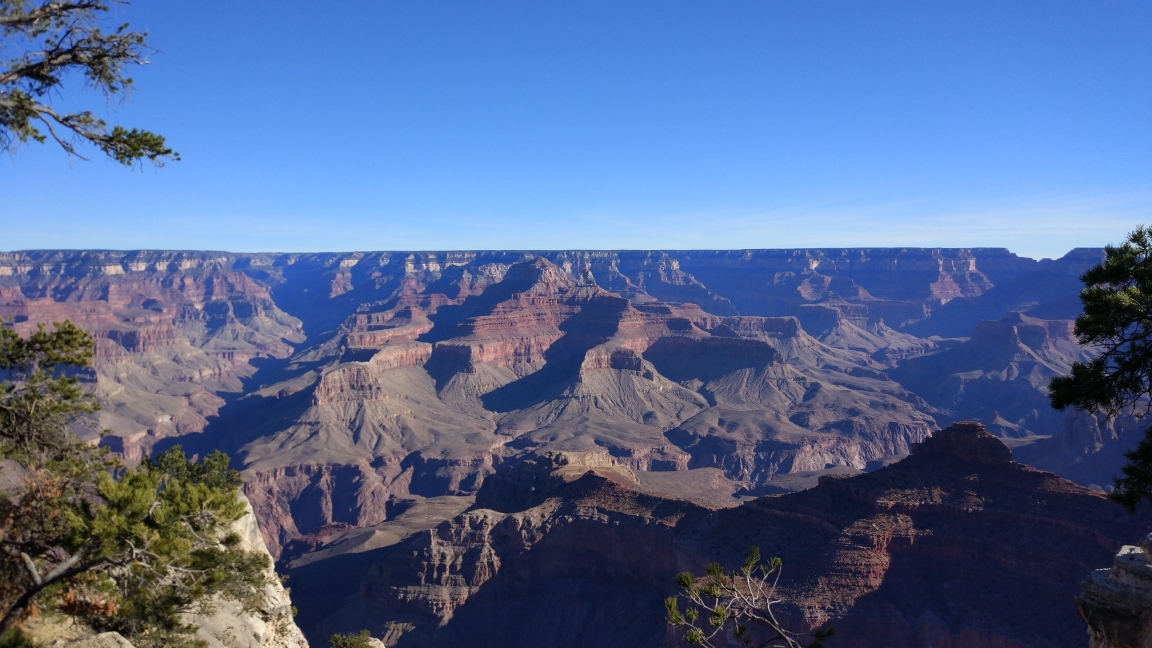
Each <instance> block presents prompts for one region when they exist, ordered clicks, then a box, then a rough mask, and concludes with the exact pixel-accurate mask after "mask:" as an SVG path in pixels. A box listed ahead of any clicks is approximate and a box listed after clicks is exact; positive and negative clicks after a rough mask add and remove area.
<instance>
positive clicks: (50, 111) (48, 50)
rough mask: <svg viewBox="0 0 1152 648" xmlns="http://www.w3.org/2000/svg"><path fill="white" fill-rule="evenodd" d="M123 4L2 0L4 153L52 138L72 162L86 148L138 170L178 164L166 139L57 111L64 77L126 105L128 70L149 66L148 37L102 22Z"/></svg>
mask: <svg viewBox="0 0 1152 648" xmlns="http://www.w3.org/2000/svg"><path fill="white" fill-rule="evenodd" d="M116 3H119V4H127V3H126V2H124V0H0V39H2V40H0V149H3V150H8V151H13V150H15V149H16V148H18V147H19V146H20V145H22V144H25V143H27V142H28V141H30V140H31V141H33V142H40V143H43V142H45V141H47V140H48V138H49V137H51V138H52V139H53V140H54V141H55V142H56V143H57V144H59V145H60V147H61V148H63V149H64V150H65V151H66V152H67V153H68V154H69V155H70V156H71V155H75V156H77V157H79V158H80V159H86V158H84V156H82V155H80V154H79V153H78V152H77V149H76V145H77V144H78V143H81V142H87V143H88V144H91V145H93V146H95V147H96V148H97V149H99V150H100V151H101V152H102V153H104V154H105V155H107V156H108V157H109V158H111V159H113V160H115V161H117V162H119V163H121V164H124V165H127V166H132V165H134V164H137V163H143V161H144V160H147V161H149V162H152V163H153V164H155V165H157V166H163V165H164V160H165V159H169V160H179V159H180V156H179V154H177V153H176V152H175V151H173V150H172V149H171V148H168V146H167V144H166V143H165V141H164V138H163V137H162V136H160V135H157V134H156V133H152V132H149V131H146V130H140V129H136V128H133V129H130V130H129V129H127V128H124V127H123V126H115V127H113V128H112V129H111V130H109V128H108V125H107V124H106V123H105V122H104V120H102V119H99V118H97V117H96V116H95V115H93V114H92V112H91V111H87V110H85V111H80V112H74V113H68V112H60V111H57V110H56V109H55V108H53V107H52V105H51V100H52V99H53V98H55V97H56V96H58V94H59V90H60V88H61V87H62V86H63V84H64V80H65V78H66V77H68V76H70V75H80V76H81V77H83V78H84V81H85V82H86V84H87V85H88V86H89V87H90V88H92V89H94V90H97V91H98V92H100V93H102V94H103V95H104V96H105V97H106V98H107V99H109V100H111V99H113V98H116V97H124V96H126V95H127V94H128V93H129V92H130V91H131V90H132V79H131V78H130V77H128V76H126V75H125V71H124V68H125V67H127V66H131V65H146V64H147V63H148V59H147V56H148V54H149V53H151V51H152V50H151V48H149V47H148V44H147V34H145V33H142V32H135V31H130V30H129V29H128V25H127V24H122V25H119V26H117V27H116V28H114V29H112V30H110V31H107V32H106V31H104V30H102V29H101V28H100V26H99V18H100V17H101V15H102V14H105V13H107V12H108V11H109V9H110V7H111V6H112V5H113V4H116Z"/></svg>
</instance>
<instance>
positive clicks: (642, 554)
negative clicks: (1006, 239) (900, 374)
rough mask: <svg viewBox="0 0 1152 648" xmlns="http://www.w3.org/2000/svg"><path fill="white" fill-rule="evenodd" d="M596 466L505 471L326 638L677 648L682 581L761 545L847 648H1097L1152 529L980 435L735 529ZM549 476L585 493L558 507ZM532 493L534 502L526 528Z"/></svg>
mask: <svg viewBox="0 0 1152 648" xmlns="http://www.w3.org/2000/svg"><path fill="white" fill-rule="evenodd" d="M581 459H582V457H570V458H567V462H566V463H565V462H564V461H558V460H556V458H549V459H547V460H540V461H537V463H536V465H535V466H534V467H532V468H521V469H517V470H514V469H509V468H502V469H501V470H500V472H499V473H498V475H505V474H506V475H507V476H506V477H504V478H501V479H496V480H490V481H489V482H487V483H486V485H485V486H484V487H482V488H481V492H480V494H479V495H478V501H482V502H483V501H491V502H497V503H498V504H499V505H500V506H501V507H502V508H505V509H507V510H508V512H501V511H496V510H491V509H482V508H474V509H473V510H471V511H468V512H466V513H464V514H462V515H460V516H458V517H456V518H455V519H453V520H451V521H450V522H446V523H444V524H441V525H440V526H438V527H436V528H435V529H432V530H429V531H426V532H420V533H416V534H415V535H413V536H411V537H410V538H409V539H408V540H405V541H403V542H401V543H399V544H396V545H392V546H390V547H385V548H383V549H380V550H377V551H376V552H374V553H371V552H370V553H366V554H364V558H362V559H361V561H360V562H359V563H358V565H360V567H358V570H359V571H360V572H361V573H362V572H363V570H364V568H363V565H364V564H365V561H371V563H373V564H374V566H372V567H371V568H370V569H368V570H367V574H366V575H365V576H364V577H363V580H362V582H361V584H360V588H359V592H358V593H357V595H356V597H355V598H354V599H352V600H351V601H350V602H349V603H347V604H346V605H344V606H343V607H341V608H338V609H333V610H331V612H330V614H329V615H328V616H327V618H326V619H325V620H323V621H318V622H316V623H314V625H312V626H310V629H308V631H309V632H314V633H316V634H318V635H324V634H326V633H329V632H333V631H337V630H350V629H354V628H359V627H367V628H370V629H371V630H372V632H373V635H374V636H377V637H383V638H384V640H385V642H386V643H387V644H388V645H390V646H391V645H396V646H426V645H437V646H455V645H477V644H476V639H477V638H478V637H483V641H482V644H481V645H484V646H526V645H550V646H581V645H589V644H590V643H595V644H596V645H606V646H615V645H620V646H661V645H668V646H671V645H676V638H675V637H674V636H671V635H669V634H668V633H667V632H666V629H665V627H664V619H663V614H662V606H661V600H662V599H663V598H664V597H665V596H668V595H670V594H672V593H673V592H674V585H673V582H672V579H673V576H674V574H676V573H677V572H679V571H685V570H689V571H696V572H699V571H701V570H702V568H703V565H704V564H705V563H708V562H711V561H714V560H715V561H719V562H721V563H722V564H726V565H736V564H739V563H740V561H741V560H742V559H743V555H744V553H745V552H746V551H747V549H748V547H749V546H750V545H757V546H759V547H760V548H761V550H762V551H763V552H764V553H765V554H766V555H769V556H771V555H777V556H780V557H782V558H783V560H784V579H783V580H782V581H781V585H782V590H781V591H782V594H783V596H782V598H784V599H785V600H786V601H788V605H787V606H786V608H785V610H784V612H785V614H786V616H787V619H788V622H789V625H790V626H791V627H793V628H796V629H798V630H804V629H807V628H815V627H820V626H823V625H825V624H827V623H832V624H833V625H834V626H836V628H837V639H838V641H839V642H841V643H843V645H851V646H854V647H857V646H863V647H865V648H867V647H871V646H876V647H877V648H879V647H881V646H893V645H899V646H924V647H927V646H955V647H956V648H959V647H960V646H971V645H980V646H993V647H1013V648H1022V647H1026V646H1027V647H1055V646H1061V647H1063V646H1068V647H1071V646H1080V645H1083V639H1082V638H1083V632H1084V630H1083V625H1082V623H1081V622H1080V620H1079V619H1078V618H1077V615H1076V613H1075V608H1074V605H1073V597H1074V595H1075V593H1076V590H1077V586H1078V582H1079V580H1080V579H1081V578H1082V575H1083V574H1084V573H1087V572H1089V571H1091V570H1092V569H1093V568H1095V567H1097V566H1100V565H1102V564H1105V563H1106V562H1107V560H1108V559H1109V557H1110V556H1111V555H1112V553H1114V552H1115V551H1116V548H1117V547H1119V546H1120V540H1121V538H1123V537H1125V534H1128V533H1133V532H1134V531H1135V530H1136V529H1139V528H1142V527H1146V526H1147V525H1148V524H1149V522H1150V521H1152V518H1149V516H1148V515H1147V514H1146V513H1142V514H1140V515H1137V516H1128V515H1127V514H1126V513H1124V511H1123V510H1122V509H1120V507H1118V506H1116V505H1114V504H1112V503H1110V502H1108V501H1107V499H1106V498H1105V497H1104V496H1103V495H1101V494H1099V493H1097V492H1093V491H1091V490H1089V489H1086V488H1083V487H1079V486H1076V485H1075V484H1073V483H1071V482H1069V481H1067V480H1064V479H1062V478H1060V477H1058V476H1056V475H1054V474H1052V473H1045V472H1041V471H1037V470H1035V469H1032V468H1029V467H1027V466H1023V465H1021V464H1018V463H1014V462H1013V461H1012V460H1011V452H1010V451H1009V449H1008V448H1007V447H1005V446H1004V445H1003V444H1002V443H1001V442H1000V441H999V440H998V439H997V438H996V437H994V436H992V435H990V434H988V433H987V432H986V431H985V430H984V428H983V426H981V425H979V424H976V423H961V424H956V425H954V426H952V427H951V428H949V429H947V430H944V431H940V432H937V433H935V434H934V435H933V436H931V437H930V438H928V439H926V440H925V441H924V442H922V443H920V444H917V445H916V446H915V447H914V448H913V451H912V454H911V456H910V457H909V458H907V459H905V460H903V461H900V462H898V463H895V464H892V465H890V466H888V467H885V468H883V469H880V470H878V471H876V472H872V473H868V474H864V475H859V476H855V477H848V478H836V477H825V478H823V479H822V480H821V482H820V484H819V486H817V487H816V488H813V489H810V490H806V491H803V492H799V493H794V494H789V495H782V496H775V497H764V498H760V499H757V500H754V501H751V502H747V503H745V504H743V505H741V506H738V507H734V508H729V509H713V508H710V507H705V506H700V505H698V504H693V503H690V502H686V501H682V500H669V499H664V498H660V497H654V496H652V495H650V494H646V493H642V492H639V491H638V490H637V489H636V487H635V486H634V485H630V484H629V483H628V481H627V479H626V477H625V476H624V475H621V474H620V473H615V475H612V474H608V475H605V474H604V473H603V471H604V470H606V469H607V470H612V469H613V467H612V466H602V465H596V464H598V463H599V462H598V461H597V462H594V464H593V465H591V466H588V467H585V466H580V461H581ZM547 468H552V469H553V470H555V471H557V472H564V473H566V474H568V475H569V477H566V478H557V479H555V480H554V481H552V482H551V486H550V487H549V488H550V489H549V488H546V489H545V492H541V489H540V486H541V484H545V483H546V482H547V480H546V479H542V477H543V476H544V475H545V473H546V469H547ZM585 468H586V469H585ZM581 469H584V474H582V475H580V476H578V477H576V475H578V474H579V473H580V472H581ZM488 484H491V485H492V486H488ZM516 485H519V486H520V488H521V489H523V490H524V491H526V492H527V493H529V494H534V495H532V496H530V497H528V498H526V499H522V500H520V502H521V503H520V506H527V507H528V508H524V509H522V510H518V511H515V510H511V509H515V508H519V506H513V505H512V504H514V503H515V502H514V501H513V499H514V498H512V497H511V494H512V493H513V491H514V490H515V486H516ZM489 488H492V489H494V490H495V491H496V492H494V493H487V492H486V490H487V489H489ZM541 495H543V496H544V499H543V501H539V502H538V503H536V502H537V500H539V499H540V496H541ZM1143 568H1144V569H1147V567H1146V566H1144V567H1143ZM318 573H320V572H318V571H315V570H314V571H313V572H311V574H312V577H313V578H315V575H316V574H318ZM328 578H340V576H334V575H329V576H328ZM319 584H320V582H317V581H312V582H304V583H302V586H303V587H305V588H308V587H315V586H318V585H319ZM1086 592H1087V588H1086ZM1080 605H1081V609H1082V610H1083V609H1084V605H1085V604H1084V603H1083V599H1082V601H1081V604H1080ZM1086 616H1087V615H1086Z"/></svg>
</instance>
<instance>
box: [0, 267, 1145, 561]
mask: <svg viewBox="0 0 1152 648" xmlns="http://www.w3.org/2000/svg"><path fill="white" fill-rule="evenodd" d="M1099 257H1100V251H1099V250H1077V251H1073V252H1072V253H1070V254H1069V255H1067V256H1066V257H1064V258H1062V259H1058V260H1054V261H1049V260H1044V261H1033V260H1031V259H1024V258H1020V257H1017V256H1016V255H1013V254H1011V253H1009V252H1007V251H1006V250H996V249H972V250H959V249H952V250H949V249H843V250H831V249H825V250H817V249H808V250H739V251H574V250H568V251H548V252H423V253H409V252H355V253H347V254H231V253H217V252H161V251H137V252H111V251H103V252H101V251H80V252H53V251H36V252H19V253H0V316H4V317H7V318H10V319H9V325H11V326H15V327H16V328H17V329H18V330H20V331H21V332H27V331H28V330H30V329H31V328H32V327H33V326H34V325H35V324H36V323H38V322H43V321H51V320H58V319H64V318H71V319H73V320H75V321H77V322H79V323H80V324H81V325H83V326H85V327H86V328H88V329H90V330H92V331H93V332H94V333H95V334H96V336H97V338H98V345H99V346H98V358H97V361H96V364H95V367H94V368H93V371H92V372H91V373H90V374H89V375H87V376H86V379H88V380H92V381H94V383H95V386H96V390H97V392H98V393H99V395H100V396H101V397H102V399H103V400H104V401H105V403H106V404H107V405H106V407H105V409H104V410H103V412H102V413H101V414H100V419H99V420H98V421H96V422H95V423H94V426H93V428H94V429H93V432H95V430H96V429H101V428H108V429H111V430H112V432H113V434H112V435H111V436H109V437H106V438H105V440H104V443H105V444H107V445H109V446H110V447H112V448H113V449H114V450H116V451H117V452H119V453H120V454H122V455H123V456H124V457H125V459H127V460H129V461H133V460H136V459H138V458H139V457H141V456H142V455H143V454H145V453H146V452H149V451H150V450H151V449H153V448H155V447H164V446H166V445H170V444H172V443H180V444H183V445H184V446H185V447H186V448H187V449H189V450H190V451H192V452H199V453H203V452H208V451H211V450H213V449H216V448H222V449H224V450H226V451H227V452H229V453H230V454H231V455H232V456H234V457H235V458H236V459H237V461H238V462H239V463H240V464H241V465H242V467H244V468H245V469H246V476H247V478H248V486H247V492H248V494H249V495H250V497H251V499H252V502H253V505H254V506H255V508H256V510H257V514H258V517H259V518H260V520H261V525H262V529H263V532H264V535H265V539H266V541H267V543H268V547H269V549H270V550H271V551H272V552H273V554H276V555H278V553H279V551H280V549H281V547H282V546H283V544H284V543H286V542H291V541H292V540H293V539H294V538H298V537H304V536H310V535H313V534H316V533H321V532H323V530H324V529H328V528H335V527H338V526H341V525H346V526H349V527H358V528H367V527H371V526H374V525H376V524H380V523H383V522H384V521H387V519H388V506H387V502H389V501H391V500H393V499H395V498H396V497H406V496H411V495H417V496H424V497H437V496H444V495H450V496H467V495H471V494H474V493H475V492H476V491H477V489H478V488H479V486H480V484H481V482H482V481H483V479H484V478H485V477H486V476H488V475H490V474H492V473H493V471H494V470H496V469H497V468H498V467H500V466H501V465H504V464H515V463H517V462H519V461H522V460H524V459H525V458H526V457H531V456H536V455H539V454H540V453H546V452H567V453H586V452H605V451H606V452H607V453H608V454H609V455H611V456H612V457H614V458H615V459H617V460H618V461H620V462H621V463H622V464H624V465H627V466H628V467H629V468H630V469H631V470H634V471H641V472H643V471H653V470H657V471H667V470H676V471H683V470H684V469H691V470H698V471H699V470H715V471H719V473H718V474H719V476H720V477H719V478H721V479H723V480H726V481H725V483H732V484H735V486H734V487H733V488H732V489H731V490H733V491H734V492H738V493H740V494H743V495H747V494H754V493H768V492H775V491H776V490H778V489H777V488H776V487H775V486H774V485H773V482H774V481H775V480H778V479H780V478H781V477H782V476H787V475H795V474H812V473H816V472H820V471H837V470H840V471H843V470H847V471H854V470H861V469H865V468H867V467H869V466H876V465H880V464H882V463H883V462H884V461H887V460H889V458H891V457H897V456H901V455H903V454H906V453H907V452H908V450H909V448H910V445H911V444H914V443H916V442H918V441H920V440H922V439H923V438H924V437H925V435H926V434H927V432H928V430H930V429H932V427H933V426H934V425H936V424H937V423H940V424H946V423H947V422H949V421H952V420H958V419H961V418H974V419H979V420H981V421H982V422H983V423H985V424H986V425H987V426H988V427H989V429H990V430H992V431H994V432H995V433H996V434H999V435H1002V436H1004V437H1006V438H1013V439H1015V441H1013V443H1014V444H1024V443H1030V442H1033V441H1036V440H1037V439H1041V438H1043V437H1045V436H1051V438H1050V439H1048V440H1047V441H1044V442H1041V443H1036V444H1034V445H1033V446H1029V448H1021V450H1020V453H1021V454H1020V455H1019V456H1022V457H1027V458H1028V459H1029V460H1030V461H1034V462H1035V463H1036V464H1037V465H1040V466H1044V467H1048V468H1052V469H1055V470H1060V471H1062V473H1063V474H1066V475H1069V476H1073V477H1074V478H1076V479H1077V480H1080V481H1082V482H1083V483H1085V484H1097V485H1104V486H1106V485H1107V483H1108V482H1109V481H1110V476H1111V474H1112V472H1114V470H1115V464H1116V461H1117V457H1122V453H1123V450H1124V449H1126V448H1127V447H1128V446H1130V445H1131V444H1132V443H1133V442H1134V440H1135V436H1136V435H1131V434H1125V432H1126V431H1127V430H1128V429H1129V428H1130V427H1131V426H1129V425H1127V423H1125V422H1124V421H1118V422H1109V421H1103V422H1099V421H1098V422H1096V424H1095V426H1094V427H1093V426H1089V425H1087V423H1086V422H1085V421H1083V420H1080V419H1076V421H1078V422H1076V421H1073V420H1072V419H1071V418H1067V417H1065V416H1064V415H1061V414H1059V413H1055V412H1052V411H1051V410H1050V409H1048V408H1047V404H1046V395H1045V394H1044V384H1045V381H1046V379H1047V378H1048V377H1049V376H1050V375H1055V374H1056V373H1060V372H1062V371H1066V369H1067V366H1068V365H1069V363H1070V362H1073V361H1075V360H1076V359H1079V358H1081V357H1084V353H1083V350H1080V349H1078V348H1077V347H1075V343H1074V340H1073V339H1072V338H1071V337H1070V336H1069V334H1068V327H1069V319H1070V318H1071V317H1073V316H1075V314H1076V313H1077V312H1078V302H1077V301H1076V293H1077V291H1078V290H1079V283H1078V280H1077V276H1078V275H1079V274H1080V273H1081V272H1082V271H1083V270H1084V269H1086V268H1087V267H1090V266H1091V265H1092V264H1093V263H1095V262H1096V261H1098V260H1099ZM1017 312H1019V313H1023V314H1022V315H1021V314H1013V313H1017ZM981 320H990V321H989V322H984V323H980V321H981ZM950 336H959V337H956V338H952V337H950ZM893 378H896V379H897V380H893ZM1072 423H1076V424H1075V425H1073V424H1072ZM1062 426H1063V427H1062ZM1089 428H1091V429H1089ZM1061 429H1063V432H1061ZM665 481H666V480H665ZM652 483H665V482H662V481H661V480H655V481H653V482H652ZM725 488H727V487H725Z"/></svg>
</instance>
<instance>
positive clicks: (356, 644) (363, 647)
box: [328, 630, 372, 648]
mask: <svg viewBox="0 0 1152 648" xmlns="http://www.w3.org/2000/svg"><path fill="white" fill-rule="evenodd" d="M371 638H372V634H371V633H369V632H368V631H367V630H361V631H360V632H359V633H357V634H334V635H332V636H331V637H329V638H328V644H329V645H330V646H331V647H332V648H372V642H370V641H369V639H371Z"/></svg>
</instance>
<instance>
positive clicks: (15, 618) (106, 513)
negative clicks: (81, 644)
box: [0, 322, 269, 648]
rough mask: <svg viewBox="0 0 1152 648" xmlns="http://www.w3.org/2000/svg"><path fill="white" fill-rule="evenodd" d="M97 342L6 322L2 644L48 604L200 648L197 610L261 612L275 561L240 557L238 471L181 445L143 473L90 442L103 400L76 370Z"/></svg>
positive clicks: (92, 622) (98, 622)
mask: <svg viewBox="0 0 1152 648" xmlns="http://www.w3.org/2000/svg"><path fill="white" fill-rule="evenodd" d="M93 349H94V341H93V339H92V337H91V336H90V335H89V334H87V333H86V332H84V331H82V330H80V329H79V328H77V327H75V326H74V325H72V324H71V323H69V322H64V323H62V324H58V325H56V327H55V329H54V330H52V331H48V330H47V329H46V328H45V327H43V326H41V327H39V329H38V330H37V332H35V333H33V334H32V335H31V336H30V337H28V338H27V339H24V338H21V337H20V336H18V335H17V334H16V333H14V332H13V331H12V330H10V329H8V328H4V327H0V370H3V371H5V372H6V373H7V378H8V379H7V380H5V381H4V382H3V383H0V458H2V459H4V460H5V461H6V464H5V466H4V470H5V472H6V473H9V474H11V475H13V476H14V477H16V479H15V481H17V482H18V486H17V487H15V488H14V489H9V490H7V491H0V615H2V621H0V635H2V634H4V633H6V632H8V631H10V630H12V629H13V628H14V627H15V626H16V624H17V623H18V622H19V621H20V620H21V619H22V618H23V617H25V616H27V615H29V614H31V613H34V612H35V611H36V610H37V608H47V609H53V610H58V611H60V612H63V613H67V614H71V615H74V616H76V617H78V618H80V619H81V620H83V621H84V622H85V623H87V624H88V625H89V626H91V627H92V628H93V629H95V630H101V631H104V630H115V631H117V632H120V633H121V634H122V635H124V636H126V637H129V638H130V639H131V640H132V641H133V642H134V643H135V645H137V646H139V647H141V648H144V647H147V646H181V645H195V644H196V643H197V642H195V641H194V640H193V639H192V634H193V633H194V632H195V630H196V628H195V627H193V626H191V625H190V624H188V623H187V621H186V620H185V618H184V616H183V615H185V614H188V613H210V612H211V611H212V609H211V606H212V603H213V601H215V600H217V597H223V598H227V599H230V600H235V601H238V602H240V603H241V604H242V607H244V608H245V609H246V610H249V611H255V610H256V608H257V607H258V606H259V604H260V603H261V597H262V595H263V594H262V593H263V590H264V585H265V584H266V582H267V576H266V570H267V568H268V565H269V560H268V557H267V556H266V555H264V554H261V553H257V552H247V551H242V550H240V549H239V548H238V545H239V543H240V537H239V536H238V535H237V534H236V533H234V532H232V531H231V529H230V526H231V524H232V523H233V522H234V521H236V520H237V519H239V518H240V517H241V516H242V515H243V514H244V510H245V508H244V504H243V502H242V500H240V499H239V497H238V487H239V485H240V483H241V482H240V474H239V473H238V472H236V471H235V470H232V469H231V468H229V467H228V457H227V456H226V455H224V454H223V453H220V452H215V453H213V454H211V455H209V456H207V457H205V458H203V459H202V460H200V461H192V460H189V459H188V458H187V457H185V455H184V453H183V452H182V451H181V449H180V448H179V447H175V448H172V449H170V450H168V451H166V452H164V453H162V454H160V455H159V456H157V457H155V458H149V459H145V460H144V461H143V462H142V463H141V464H140V465H138V466H136V467H134V468H124V467H123V466H121V465H119V463H118V462H117V461H116V460H115V459H114V458H113V457H112V456H111V455H109V454H108V453H107V452H106V451H105V450H104V449H101V448H97V447H95V446H93V445H91V444H87V443H83V442H81V441H80V440H79V438H78V437H77V436H76V435H75V433H74V430H73V428H74V426H75V425H76V424H77V423H78V421H79V420H80V419H81V418H82V417H83V416H84V415H85V414H89V413H91V412H93V411H95V410H96V409H97V408H98V404H97V403H96V402H95V401H94V400H93V399H92V398H91V397H90V396H89V395H88V394H87V393H86V392H85V391H84V389H83V386H82V385H81V384H80V382H79V380H78V379H77V378H76V377H75V376H74V375H68V374H67V373H65V370H72V371H75V369H76V368H77V367H80V366H83V365H84V364H86V363H87V362H88V361H89V360H90V358H91V357H92V353H93Z"/></svg>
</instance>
